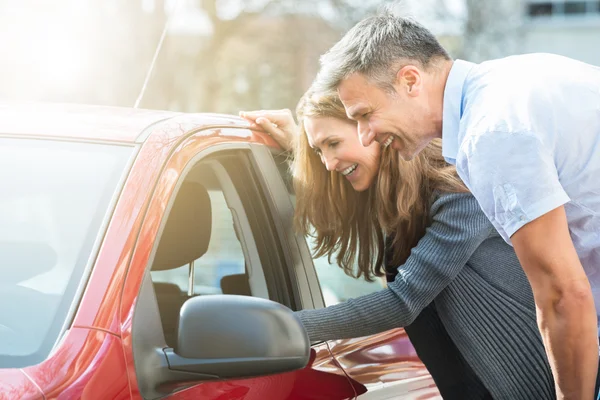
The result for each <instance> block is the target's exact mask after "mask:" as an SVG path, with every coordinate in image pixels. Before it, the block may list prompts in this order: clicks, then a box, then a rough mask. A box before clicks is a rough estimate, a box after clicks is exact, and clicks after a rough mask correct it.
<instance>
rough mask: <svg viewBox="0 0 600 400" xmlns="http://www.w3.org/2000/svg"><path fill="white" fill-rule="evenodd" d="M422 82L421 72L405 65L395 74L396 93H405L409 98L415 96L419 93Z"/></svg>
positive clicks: (412, 66)
mask: <svg viewBox="0 0 600 400" xmlns="http://www.w3.org/2000/svg"><path fill="white" fill-rule="evenodd" d="M422 83H423V80H422V78H421V71H420V70H419V68H417V67H416V66H414V65H405V66H404V67H402V68H400V69H399V70H398V72H397V73H396V84H395V85H394V86H395V88H396V91H397V92H399V93H401V91H403V92H406V93H407V94H408V95H409V96H416V95H418V94H419V92H420V91H421V87H422Z"/></svg>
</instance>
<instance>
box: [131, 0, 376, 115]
mask: <svg viewBox="0 0 600 400" xmlns="http://www.w3.org/2000/svg"><path fill="white" fill-rule="evenodd" d="M180 1H182V2H185V3H186V4H185V6H186V7H189V8H197V9H200V10H202V12H203V13H204V15H205V16H206V22H207V24H208V25H209V29H208V30H209V33H208V34H206V35H204V36H202V37H190V35H186V34H169V36H168V39H167V41H166V42H165V48H164V49H163V53H162V54H161V57H160V62H159V63H158V65H157V71H155V75H154V76H153V77H152V80H151V83H150V85H149V90H148V93H147V95H146V97H145V100H144V101H143V102H142V105H143V106H146V107H152V108H171V109H181V110H184V111H204V112H212V111H218V112H230V113H236V112H237V110H239V109H241V108H244V109H256V108H273V107H277V108H281V107H288V108H294V107H295V104H296V102H297V100H298V98H299V97H300V96H301V94H302V93H303V92H304V91H305V90H306V89H307V88H308V86H309V85H310V82H311V81H312V78H313V77H314V75H315V74H316V72H317V67H318V56H319V55H320V54H322V53H323V52H325V51H326V50H327V49H328V48H329V47H330V46H331V45H332V44H333V43H335V41H336V40H337V39H338V38H339V37H340V35H341V34H342V32H343V31H344V30H345V29H347V28H348V27H350V26H351V25H353V24H354V23H355V22H356V21H358V20H360V19H361V18H363V17H364V16H365V15H367V14H368V13H370V12H372V11H373V10H374V9H375V8H376V7H377V6H378V4H380V2H377V1H373V0H371V1H369V0H366V1H361V2H356V1H352V0H328V1H319V0H306V1H304V2H297V1H289V0H270V1H268V0H263V1H258V0H256V1H251V0H250V1H235V0H180ZM174 2H175V1H174ZM340 16H341V17H342V18H340ZM190 47H191V48H193V49H194V51H189V49H190Z"/></svg>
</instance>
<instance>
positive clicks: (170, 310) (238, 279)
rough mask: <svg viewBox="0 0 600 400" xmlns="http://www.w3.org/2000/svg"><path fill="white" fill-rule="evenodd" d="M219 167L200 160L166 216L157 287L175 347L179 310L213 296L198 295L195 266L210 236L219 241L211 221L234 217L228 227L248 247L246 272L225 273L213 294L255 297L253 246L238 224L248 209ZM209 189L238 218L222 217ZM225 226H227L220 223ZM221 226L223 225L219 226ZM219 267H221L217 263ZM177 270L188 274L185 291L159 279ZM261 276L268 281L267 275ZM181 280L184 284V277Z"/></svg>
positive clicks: (168, 336) (155, 272) (164, 321)
mask: <svg viewBox="0 0 600 400" xmlns="http://www.w3.org/2000/svg"><path fill="white" fill-rule="evenodd" d="M220 167H221V166H220V164H219V163H218V162H217V161H214V160H213V161H212V162H201V163H199V164H197V165H196V166H195V167H194V168H193V169H192V170H191V171H190V173H189V174H188V175H187V176H186V178H185V180H184V181H183V182H182V184H181V186H180V187H179V190H178V192H177V194H176V197H175V200H174V202H173V204H172V207H171V210H170V212H169V214H168V219H167V221H166V224H165V226H164V230H163V232H162V235H161V237H160V241H159V244H158V248H157V251H156V255H155V257H154V262H153V264H152V268H151V271H152V280H153V287H154V291H155V295H156V299H157V302H158V308H159V312H160V316H161V322H162V326H163V331H164V334H165V340H166V342H167V345H168V346H169V347H175V346H176V342H177V327H178V324H179V312H180V309H181V307H182V306H183V304H184V303H185V301H186V300H188V299H190V298H192V297H194V296H198V295H208V294H213V293H202V292H200V293H197V292H196V291H195V290H194V288H195V286H196V285H195V283H197V282H198V279H197V276H196V275H197V272H198V267H197V266H196V267H194V264H195V263H198V262H200V261H201V260H202V257H203V256H205V255H206V253H207V250H208V249H209V246H210V244H211V240H212V241H213V242H214V241H216V240H219V238H218V237H217V235H216V234H215V226H213V225H214V223H215V222H216V223H217V224H219V223H221V222H223V220H225V221H226V217H229V218H230V219H232V221H233V226H228V227H227V229H230V230H232V231H235V237H236V240H237V241H238V242H240V243H239V244H240V245H241V247H242V249H243V251H244V267H243V269H244V271H243V273H242V272H241V271H239V272H238V271H236V272H237V273H227V274H226V275H224V276H221V277H220V279H218V285H219V287H218V288H215V289H217V291H216V292H214V293H222V294H235V295H244V296H251V295H253V290H252V289H251V286H252V284H251V282H250V276H249V266H248V262H247V260H248V257H247V256H246V255H247V253H248V251H249V249H248V248H247V247H248V246H244V245H243V243H241V241H240V240H239V235H238V232H239V230H240V229H241V227H240V226H237V225H239V224H240V220H241V219H242V218H239V216H240V214H241V215H242V216H243V213H244V212H243V210H237V209H235V203H236V201H235V200H236V199H235V197H236V196H238V194H237V193H236V192H235V189H234V188H233V185H227V183H230V182H226V181H227V176H226V175H225V176H223V175H221V176H219V174H218V173H215V170H217V171H219V168H220ZM221 172H222V171H221ZM231 189H233V190H231ZM209 192H212V193H213V198H219V197H216V196H214V194H215V193H218V192H222V195H223V197H224V198H225V200H226V202H227V207H226V208H225V209H226V210H227V211H229V212H230V213H232V212H233V213H235V215H236V216H238V218H237V219H233V218H231V216H227V215H218V213H219V211H217V210H216V208H215V207H214V205H213V204H212V202H211V195H210V194H209ZM240 205H241V203H240ZM220 212H223V207H221V210H220ZM221 225H223V224H222V223H221ZM221 229H223V228H222V227H221ZM223 256H224V257H226V254H223ZM215 268H217V269H218V268H219V267H218V266H217V267H215ZM174 270H178V271H181V273H184V272H185V273H186V274H187V278H188V279H187V291H186V290H183V288H182V287H181V286H182V285H181V283H180V284H177V283H175V282H174V280H173V279H164V277H163V278H157V277H159V276H160V271H174ZM230 272H231V271H230ZM180 275H181V274H180ZM255 275H260V274H255ZM180 277H181V276H180ZM259 278H260V276H259ZM262 279H263V281H264V277H263V278H262ZM255 281H256V279H255ZM179 282H181V279H180V280H179ZM255 286H258V287H257V291H260V289H261V287H262V286H263V285H262V284H259V285H255ZM264 296H266V297H267V298H268V294H267V293H263V296H261V297H264Z"/></svg>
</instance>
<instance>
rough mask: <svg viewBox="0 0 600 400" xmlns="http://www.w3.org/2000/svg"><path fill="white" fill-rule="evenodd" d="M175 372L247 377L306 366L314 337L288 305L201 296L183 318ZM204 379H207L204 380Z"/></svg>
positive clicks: (173, 355) (173, 353) (172, 365)
mask: <svg viewBox="0 0 600 400" xmlns="http://www.w3.org/2000/svg"><path fill="white" fill-rule="evenodd" d="M165 355H166V357H167V360H168V364H169V369H171V370H173V371H181V372H187V373H195V374H202V375H207V376H210V377H211V378H216V379H227V378H247V377H252V376H260V375H268V374H276V373H282V372H288V371H293V370H297V369H300V368H304V367H305V366H306V365H307V364H308V361H309V357H310V341H309V338H308V335H307V333H306V331H305V329H304V327H303V325H302V323H301V322H300V320H299V319H298V317H296V315H295V314H294V313H293V312H292V311H291V310H290V309H288V308H287V307H285V306H282V305H281V304H278V303H275V302H273V301H270V300H265V299H261V298H257V297H249V296H237V295H210V296H198V297H194V298H191V299H189V300H187V301H186V302H185V304H184V305H183V307H182V308H181V311H180V315H179V331H178V338H177V348H176V349H165ZM201 379H202V378H201Z"/></svg>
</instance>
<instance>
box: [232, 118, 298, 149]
mask: <svg viewBox="0 0 600 400" xmlns="http://www.w3.org/2000/svg"><path fill="white" fill-rule="evenodd" d="M240 117H242V118H244V119H245V120H247V121H248V122H250V127H251V128H252V129H256V130H259V131H263V132H265V133H267V134H268V135H270V136H271V137H272V138H273V139H275V141H277V143H279V145H280V146H281V147H282V148H284V149H285V150H291V149H292V147H293V143H294V140H295V138H296V137H297V136H298V134H299V128H298V125H296V122H295V121H294V117H293V116H292V112H291V111H290V110H288V109H284V110H260V111H240Z"/></svg>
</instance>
